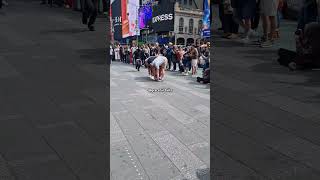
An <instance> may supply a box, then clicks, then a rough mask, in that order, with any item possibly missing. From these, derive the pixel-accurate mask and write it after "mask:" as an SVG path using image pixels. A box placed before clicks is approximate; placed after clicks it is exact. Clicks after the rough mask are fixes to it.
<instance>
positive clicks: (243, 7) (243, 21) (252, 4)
mask: <svg viewBox="0 0 320 180" xmlns="http://www.w3.org/2000/svg"><path fill="white" fill-rule="evenodd" d="M236 3H237V5H236V6H237V7H236V13H235V14H236V17H237V21H238V24H239V25H240V26H241V27H242V28H243V29H244V35H245V37H244V38H243V41H244V42H245V43H248V42H249V41H250V38H251V37H252V36H253V30H252V29H251V19H252V18H253V17H254V16H255V12H256V0H242V1H237V2H236Z"/></svg>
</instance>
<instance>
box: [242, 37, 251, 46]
mask: <svg viewBox="0 0 320 180" xmlns="http://www.w3.org/2000/svg"><path fill="white" fill-rule="evenodd" d="M241 41H242V42H243V43H245V44H248V43H250V38H249V36H246V37H245V38H243V39H241Z"/></svg>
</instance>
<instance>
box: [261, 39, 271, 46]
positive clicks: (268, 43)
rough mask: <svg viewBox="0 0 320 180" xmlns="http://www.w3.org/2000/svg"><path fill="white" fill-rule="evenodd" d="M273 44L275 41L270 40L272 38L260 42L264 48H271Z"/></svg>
mask: <svg viewBox="0 0 320 180" xmlns="http://www.w3.org/2000/svg"><path fill="white" fill-rule="evenodd" d="M272 46H273V42H272V41H270V40H267V41H264V42H261V44H260V47H262V48H269V47H272Z"/></svg>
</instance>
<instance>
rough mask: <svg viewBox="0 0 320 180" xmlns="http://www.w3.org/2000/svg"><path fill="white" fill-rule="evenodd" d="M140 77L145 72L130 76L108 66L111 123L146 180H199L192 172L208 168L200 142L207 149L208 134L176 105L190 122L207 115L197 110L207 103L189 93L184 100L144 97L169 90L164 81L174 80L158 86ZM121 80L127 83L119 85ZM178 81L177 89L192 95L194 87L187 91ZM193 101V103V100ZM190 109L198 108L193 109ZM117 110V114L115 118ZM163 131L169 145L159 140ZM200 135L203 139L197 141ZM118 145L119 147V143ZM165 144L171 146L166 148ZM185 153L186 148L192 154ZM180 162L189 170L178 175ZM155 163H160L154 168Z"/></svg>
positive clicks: (169, 96) (128, 69)
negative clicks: (134, 156)
mask: <svg viewBox="0 0 320 180" xmlns="http://www.w3.org/2000/svg"><path fill="white" fill-rule="evenodd" d="M146 75H147V72H146V70H145V69H142V70H141V72H135V71H134V68H133V67H132V66H130V65H125V64H122V63H117V62H115V63H113V65H111V80H112V84H113V88H111V98H112V100H111V109H113V111H115V113H113V114H114V116H115V119H116V122H118V123H119V127H120V129H121V130H122V131H123V132H124V135H125V137H126V140H127V141H128V142H130V145H131V147H132V149H133V151H134V152H135V154H136V155H137V157H138V158H139V160H140V163H141V165H142V167H144V169H145V172H146V173H147V174H148V176H149V178H150V179H190V180H191V179H199V177H198V176H197V174H196V172H197V170H198V171H199V172H200V170H203V169H206V168H208V167H209V163H208V162H209V159H210V158H209V157H210V153H209V147H208V146H205V145H201V144H200V143H204V142H205V141H206V140H207V142H206V144H207V145H208V144H209V137H208V134H209V132H210V130H209V128H208V126H206V127H205V126H204V125H203V124H202V123H201V121H196V120H195V119H193V117H192V116H190V113H186V112H184V111H182V110H181V108H177V107H179V106H180V105H181V106H182V107H186V109H185V111H189V110H193V111H191V113H192V112H194V113H195V114H194V116H195V117H196V116H197V114H196V113H197V112H200V113H203V115H206V114H207V113H208V112H207V109H206V108H205V107H203V106H205V105H206V104H209V103H208V102H206V100H202V101H201V100H200V97H199V96H196V95H194V94H192V93H189V96H187V97H188V98H187V99H186V98H184V96H183V95H184V94H183V95H182V94H181V93H180V91H177V92H173V93H150V92H148V91H147V89H148V88H154V89H159V88H168V87H171V88H172V86H171V84H170V83H166V82H169V81H172V82H175V81H174V80H171V79H170V80H169V79H168V80H166V81H164V82H163V83H156V82H153V81H150V80H148V78H147V77H146ZM170 76H172V77H174V76H173V75H171V74H167V77H170ZM121 79H130V80H129V81H121ZM184 81H185V84H184V85H183V82H182V81H180V84H179V85H178V89H179V88H180V90H181V89H184V90H186V89H187V90H188V92H189V91H190V92H192V91H195V88H189V87H190V86H189V85H187V86H186V84H187V82H188V80H184ZM183 87H185V88H183ZM178 89H177V90H178ZM128 92H129V93H128ZM201 93H203V94H204V93H206V92H201ZM193 99H195V100H196V101H193ZM201 102H204V105H203V106H201ZM112 106H114V107H112ZM187 107H188V108H187ZM194 107H196V108H198V110H197V109H195V108H194ZM182 109H183V108H182ZM117 110H118V113H116V111H117ZM202 111H204V112H202ZM113 121H114V120H113ZM190 123H194V124H190ZM199 124H200V125H199ZM187 125H188V126H187ZM112 126H116V125H115V123H114V122H112ZM199 131H203V132H199ZM117 132H118V130H117ZM163 132H164V133H165V134H166V135H169V136H170V137H172V138H175V139H176V140H174V142H170V141H165V140H163V139H161V137H162V135H161V134H162V133H163ZM157 134H158V135H157ZM159 134H160V135H159ZM200 134H202V135H203V136H204V137H202V136H200ZM117 136H120V135H117ZM121 137H122V136H121ZM172 138H169V139H172ZM121 142H123V143H124V144H125V141H124V140H123V139H122V138H121ZM121 142H120V141H119V142H117V144H121ZM172 143H173V144H172ZM171 144H172V147H170V145H171ZM187 145H189V146H187ZM197 145H198V146H197ZM169 148H171V149H175V152H174V154H170V153H171V150H168V149H169ZM177 148H178V149H177ZM189 148H192V151H191V149H189ZM180 151H181V153H182V152H185V151H186V153H187V155H180V154H179V155H178V156H177V157H176V155H177V154H178V153H179V152H180ZM168 153H169V154H168ZM182 154H184V153H182ZM187 156H190V158H189V159H186V160H185V159H184V158H185V157H187ZM159 158H160V159H159ZM184 160H185V161H186V164H187V167H188V166H190V168H191V169H189V170H188V169H186V167H184V168H185V170H183V167H181V166H183V165H181V162H183V161H184ZM159 161H160V162H162V163H157V162H159ZM193 161H194V162H193ZM191 162H192V163H191ZM179 163H180V164H179ZM150 164H151V165H150ZM152 164H154V165H152ZM177 164H178V166H177ZM153 166H154V167H153ZM200 176H205V175H200Z"/></svg>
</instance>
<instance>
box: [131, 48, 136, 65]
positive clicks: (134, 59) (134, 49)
mask: <svg viewBox="0 0 320 180" xmlns="http://www.w3.org/2000/svg"><path fill="white" fill-rule="evenodd" d="M136 50H137V47H136V44H135V43H133V45H132V47H131V57H132V65H133V66H134V65H136V63H137V62H136V58H135V57H134V53H135V52H136Z"/></svg>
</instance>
